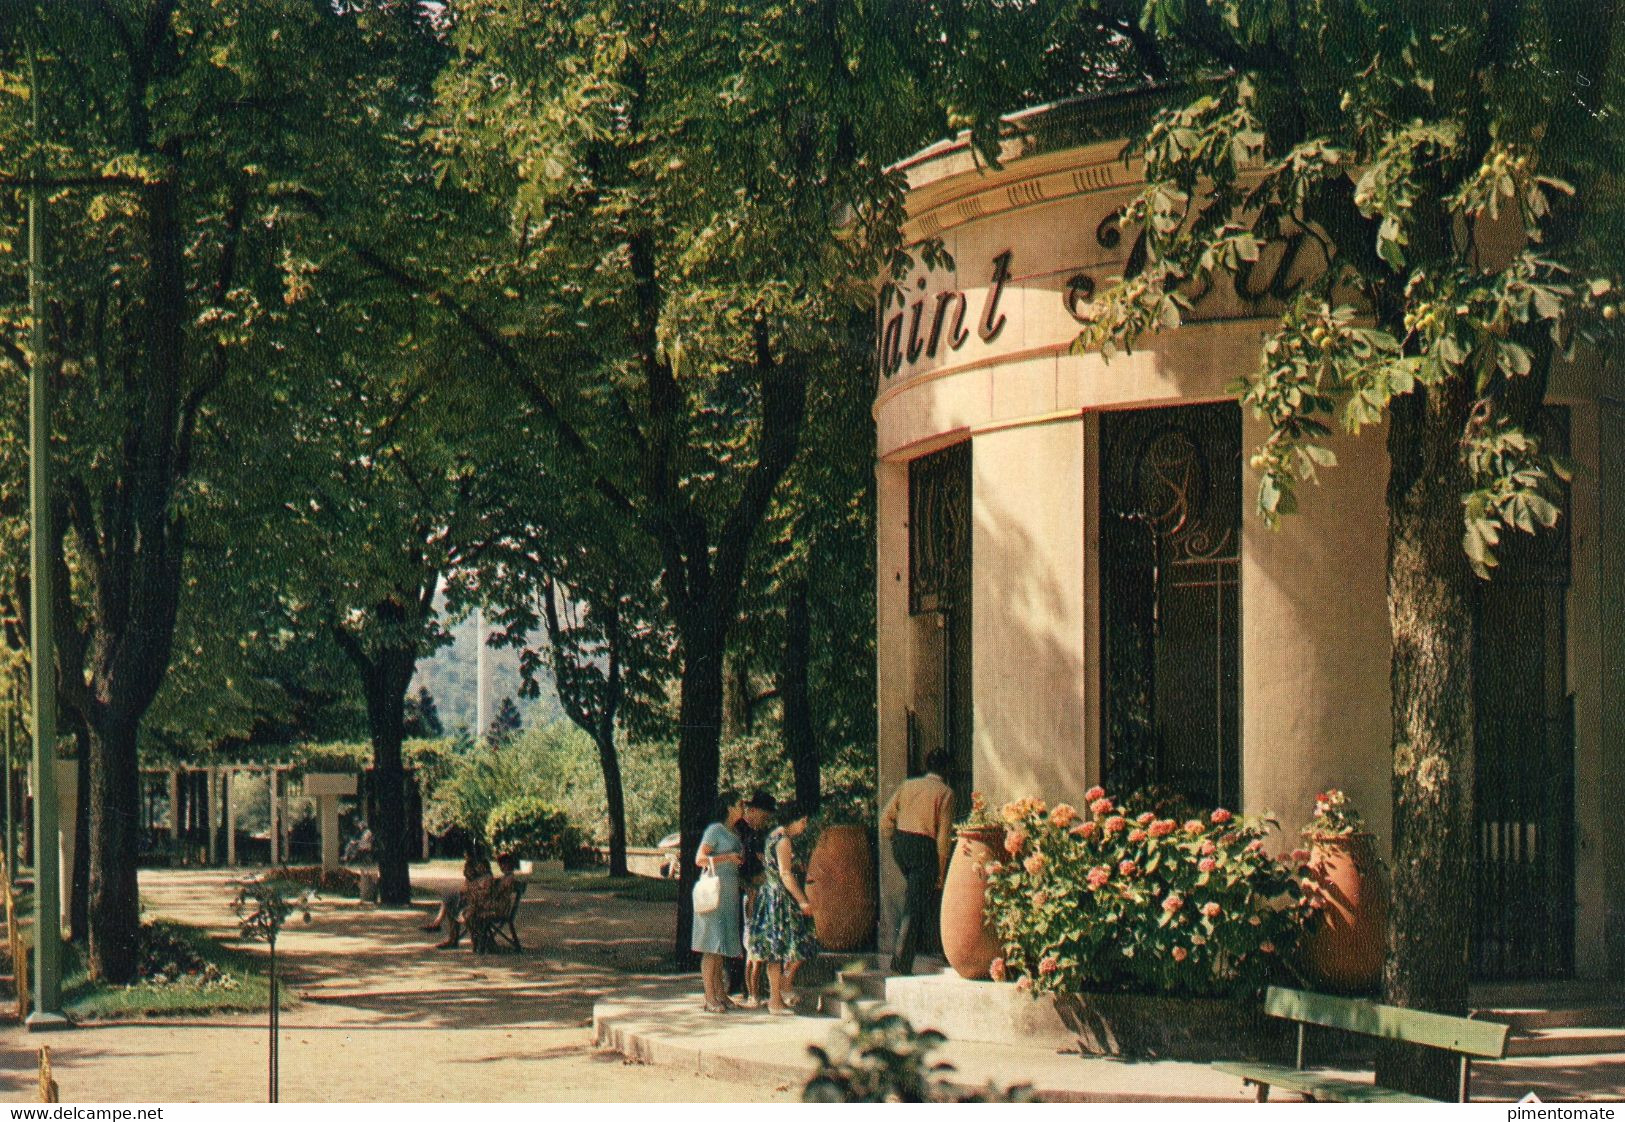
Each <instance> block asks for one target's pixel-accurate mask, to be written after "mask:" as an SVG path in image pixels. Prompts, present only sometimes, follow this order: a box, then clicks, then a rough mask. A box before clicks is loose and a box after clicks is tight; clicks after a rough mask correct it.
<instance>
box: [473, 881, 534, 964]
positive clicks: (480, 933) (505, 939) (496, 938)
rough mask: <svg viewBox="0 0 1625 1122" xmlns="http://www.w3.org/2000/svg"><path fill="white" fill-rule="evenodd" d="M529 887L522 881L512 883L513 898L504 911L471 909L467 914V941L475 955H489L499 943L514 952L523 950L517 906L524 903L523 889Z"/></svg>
mask: <svg viewBox="0 0 1625 1122" xmlns="http://www.w3.org/2000/svg"><path fill="white" fill-rule="evenodd" d="M529 887H530V885H529V884H528V883H527V882H525V881H522V880H516V881H514V882H513V898H512V901H511V902H510V903H509V905H508V908H507V910H506V911H503V912H486V911H484V910H481V909H477V908H476V909H471V910H470V911H469V913H468V939H469V942H470V943H471V944H472V945H473V949H474V951H475V952H476V953H477V954H490V953H491V952H493V951H495V950H496V949H497V945H498V944H499V943H503V944H506V945H507V946H509V947H511V948H512V949H513V950H515V951H522V950H524V949H525V948H524V947H522V946H520V945H519V928H518V927H517V926H516V924H517V921H518V919H519V905H520V904H521V903H523V902H524V899H525V889H527V888H529Z"/></svg>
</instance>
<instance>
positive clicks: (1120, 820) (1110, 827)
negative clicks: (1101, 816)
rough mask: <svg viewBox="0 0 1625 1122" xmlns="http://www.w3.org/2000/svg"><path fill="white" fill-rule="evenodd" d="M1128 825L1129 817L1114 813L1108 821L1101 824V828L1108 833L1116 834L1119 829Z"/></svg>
mask: <svg viewBox="0 0 1625 1122" xmlns="http://www.w3.org/2000/svg"><path fill="white" fill-rule="evenodd" d="M1127 825H1128V819H1127V818H1124V817H1123V816H1122V815H1121V814H1114V815H1112V816H1111V817H1110V818H1108V819H1106V821H1104V822H1102V823H1101V824H1100V828H1101V829H1102V830H1105V831H1106V832H1107V833H1108V834H1115V833H1116V832H1117V831H1118V830H1121V829H1122V828H1123V827H1125V826H1127Z"/></svg>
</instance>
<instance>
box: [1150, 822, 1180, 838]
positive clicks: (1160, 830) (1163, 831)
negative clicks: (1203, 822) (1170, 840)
mask: <svg viewBox="0 0 1625 1122" xmlns="http://www.w3.org/2000/svg"><path fill="white" fill-rule="evenodd" d="M1178 828H1179V823H1177V822H1175V821H1174V820H1173V819H1172V818H1163V819H1160V820H1158V821H1156V822H1153V823H1151V836H1152V837H1154V838H1165V837H1167V836H1168V835H1169V834H1171V833H1173V832H1174V831H1175V830H1177V829H1178Z"/></svg>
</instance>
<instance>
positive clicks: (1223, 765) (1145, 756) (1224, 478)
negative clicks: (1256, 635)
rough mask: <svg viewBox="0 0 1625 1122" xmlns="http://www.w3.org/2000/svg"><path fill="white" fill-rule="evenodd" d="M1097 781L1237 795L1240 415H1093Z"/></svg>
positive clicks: (1227, 409) (1198, 409)
mask: <svg viewBox="0 0 1625 1122" xmlns="http://www.w3.org/2000/svg"><path fill="white" fill-rule="evenodd" d="M1100 443H1101V468H1100V484H1101V485H1100V493H1101V568H1100V571H1101V586H1102V587H1101V605H1102V608H1101V622H1102V631H1103V635H1102V651H1103V658H1102V675H1103V678H1104V696H1105V721H1104V726H1105V727H1104V744H1103V746H1102V749H1103V756H1104V761H1105V773H1106V776H1107V779H1108V781H1109V782H1110V783H1111V785H1112V786H1114V787H1115V788H1116V789H1118V790H1125V791H1126V790H1132V789H1134V788H1139V787H1145V786H1160V787H1166V788H1169V789H1170V790H1171V791H1172V792H1173V793H1177V794H1179V795H1182V796H1184V797H1186V798H1189V799H1192V800H1195V801H1196V802H1198V803H1203V804H1207V805H1215V804H1221V803H1223V804H1228V805H1232V806H1233V805H1235V803H1236V799H1237V796H1238V795H1239V793H1240V782H1239V780H1240V746H1239V733H1240V714H1239V710H1238V694H1239V691H1238V684H1239V680H1240V642H1239V638H1240V619H1239V608H1240V597H1239V588H1238V581H1239V560H1240V553H1239V541H1240V519H1241V417H1240V412H1239V408H1238V407H1237V406H1236V405H1235V404H1233V403H1222V404H1215V405H1190V406H1178V407H1170V408H1162V409H1149V410H1137V411H1133V412H1123V413H1109V414H1106V415H1104V416H1103V417H1102V418H1101V438H1100Z"/></svg>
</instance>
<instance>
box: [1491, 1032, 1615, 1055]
mask: <svg viewBox="0 0 1625 1122" xmlns="http://www.w3.org/2000/svg"><path fill="white" fill-rule="evenodd" d="M1609 1053H1625V1028H1598V1027H1592V1026H1585V1025H1579V1026H1575V1027H1571V1028H1537V1029H1528V1030H1524V1031H1520V1032H1519V1033H1518V1034H1517V1035H1515V1036H1513V1037H1511V1038H1510V1039H1509V1040H1508V1041H1507V1055H1508V1056H1593V1055H1603V1054H1609Z"/></svg>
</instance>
